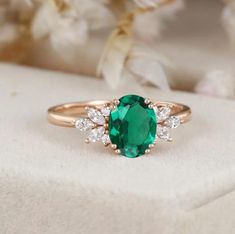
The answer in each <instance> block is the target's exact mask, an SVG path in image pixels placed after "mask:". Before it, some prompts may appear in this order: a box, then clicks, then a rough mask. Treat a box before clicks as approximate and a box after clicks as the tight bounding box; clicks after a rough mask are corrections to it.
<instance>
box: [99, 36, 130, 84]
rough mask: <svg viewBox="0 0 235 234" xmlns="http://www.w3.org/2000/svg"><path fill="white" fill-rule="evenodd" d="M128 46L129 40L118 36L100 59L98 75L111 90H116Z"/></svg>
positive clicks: (126, 37)
mask: <svg viewBox="0 0 235 234" xmlns="http://www.w3.org/2000/svg"><path fill="white" fill-rule="evenodd" d="M130 46H131V39H130V38H129V37H128V36H127V35H122V34H121V35H118V36H117V37H116V38H115V39H114V40H113V41H112V44H111V45H110V46H109V47H108V48H106V50H105V54H104V55H103V57H102V58H101V62H100V64H99V66H98V75H100V74H101V75H103V77H104V78H105V80H106V81H107V83H108V84H109V86H110V87H111V88H116V87H117V86H118V84H119V82H120V79H121V76H122V73H123V68H124V63H125V60H126V56H127V54H128V51H129V49H130Z"/></svg>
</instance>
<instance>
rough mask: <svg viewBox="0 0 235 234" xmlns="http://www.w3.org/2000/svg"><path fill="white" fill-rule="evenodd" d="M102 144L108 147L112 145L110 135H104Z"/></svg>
mask: <svg viewBox="0 0 235 234" xmlns="http://www.w3.org/2000/svg"><path fill="white" fill-rule="evenodd" d="M102 142H103V144H104V145H108V144H110V138H109V135H107V134H104V135H103V137H102Z"/></svg>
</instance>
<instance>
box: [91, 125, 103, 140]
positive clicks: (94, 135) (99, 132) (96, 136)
mask: <svg viewBox="0 0 235 234" xmlns="http://www.w3.org/2000/svg"><path fill="white" fill-rule="evenodd" d="M104 132H105V129H104V127H98V128H94V129H92V130H91V132H90V134H89V136H88V140H89V141H90V142H97V141H100V140H101V139H102V137H103V135H104Z"/></svg>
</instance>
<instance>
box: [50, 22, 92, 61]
mask: <svg viewBox="0 0 235 234" xmlns="http://www.w3.org/2000/svg"><path fill="white" fill-rule="evenodd" d="M87 39H88V26H87V23H86V21H85V20H83V19H81V20H78V21H73V20H72V19H66V18H65V19H61V20H60V21H59V22H57V25H56V27H55V29H54V30H53V31H52V33H51V36H50V41H51V45H52V47H53V48H54V50H55V51H57V52H58V53H59V54H60V56H61V57H62V58H64V59H66V60H67V61H71V60H73V59H74V57H75V56H76V54H77V50H78V47H81V46H83V45H84V44H85V43H86V41H87Z"/></svg>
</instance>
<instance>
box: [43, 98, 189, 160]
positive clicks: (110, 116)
mask: <svg viewBox="0 0 235 234" xmlns="http://www.w3.org/2000/svg"><path fill="white" fill-rule="evenodd" d="M190 117H191V110H190V108H189V107H188V106H185V105H182V104H178V103H172V102H160V101H155V102H153V101H151V100H150V99H148V98H143V97H141V96H137V95H126V96H124V97H121V98H120V99H114V100H112V101H98V100H96V101H87V102H77V103H68V104H62V105H58V106H54V107H51V108H50V109H49V110H48V120H49V122H50V123H52V124H54V125H58V126H63V127H73V128H77V129H79V130H80V131H82V132H85V131H88V132H89V133H88V137H87V138H86V141H85V142H86V143H90V142H98V141H102V142H103V144H104V145H105V146H111V148H112V149H113V150H114V151H115V153H117V154H120V155H123V156H126V157H128V158H135V157H139V156H142V155H144V154H147V153H150V149H151V148H153V147H154V146H155V144H156V142H157V141H158V139H161V140H165V141H169V142H171V141H172V137H171V136H170V129H174V128H177V127H178V126H179V125H180V124H182V123H185V122H187V121H188V120H189V119H190Z"/></svg>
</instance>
